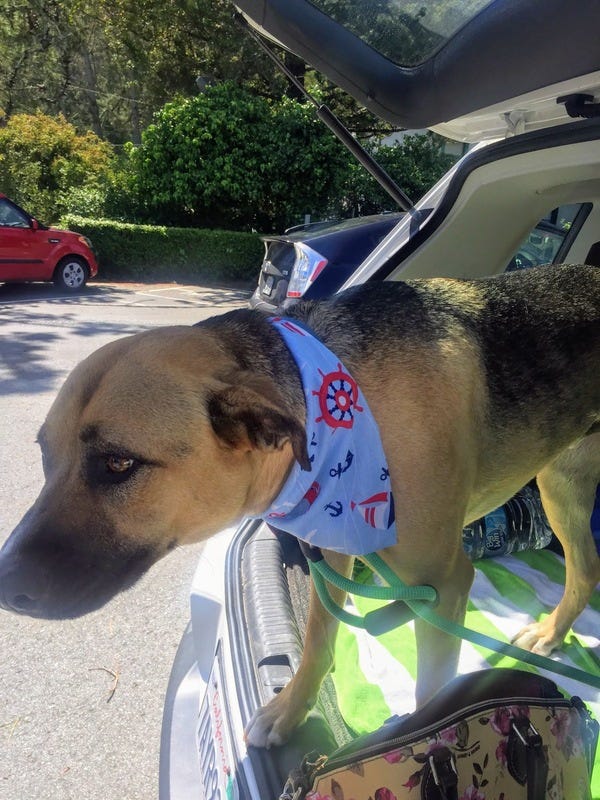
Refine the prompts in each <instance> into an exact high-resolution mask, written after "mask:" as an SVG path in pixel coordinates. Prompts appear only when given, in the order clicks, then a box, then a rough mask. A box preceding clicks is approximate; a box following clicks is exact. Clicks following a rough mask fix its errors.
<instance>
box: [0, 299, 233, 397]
mask: <svg viewBox="0 0 600 800" xmlns="http://www.w3.org/2000/svg"><path fill="white" fill-rule="evenodd" d="M248 297H249V292H248V291H247V290H245V289H241V288H237V287H233V288H232V287H223V288H220V287H217V286H210V287H209V286H207V287H201V286H183V285H179V284H94V283H91V284H89V285H88V286H87V287H86V288H85V290H84V291H83V292H82V293H81V294H77V295H69V294H67V295H65V293H64V291H61V290H59V289H57V288H56V287H54V286H53V285H52V284H44V283H32V284H0V394H2V395H8V394H16V393H19V392H25V393H28V394H37V393H39V392H44V391H47V390H48V389H52V388H54V387H55V385H56V381H57V379H59V378H60V377H62V374H63V371H62V370H61V369H60V368H57V367H56V366H54V365H53V364H52V361H51V358H50V357H49V353H48V351H49V349H50V346H51V345H52V344H53V343H54V342H56V341H57V340H58V339H60V338H63V337H64V330H65V328H68V329H69V335H75V336H81V337H85V338H89V337H92V336H96V335H103V334H105V335H108V336H114V337H120V336H127V335H129V334H133V333H139V332H140V331H143V330H146V329H147V327H144V326H141V325H135V324H128V323H125V322H116V321H115V322H99V321H94V320H90V319H85V318H83V319H82V316H81V312H80V311H79V313H75V308H76V307H77V308H78V309H79V308H81V307H85V306H97V305H98V304H115V305H120V306H125V307H127V306H138V307H139V306H147V307H151V308H177V307H185V308H186V309H190V308H194V307H197V308H199V309H200V308H207V307H211V308H215V310H216V311H217V313H218V311H219V308H220V307H225V306H230V305H231V304H232V303H243V302H244V301H245V300H247V298H248ZM42 304H43V305H42ZM59 306H60V309H59ZM65 307H66V308H67V309H68V308H69V307H71V308H73V312H69V311H67V312H66V313H65ZM54 310H56V313H53V311H54ZM9 324H10V325H11V326H13V329H12V330H10V331H8V332H6V327H5V328H4V335H3V334H2V328H3V326H7V325H9ZM15 326H16V330H15ZM32 326H35V328H36V329H37V330H36V331H32V330H31V327H32ZM39 328H42V331H40V330H39Z"/></svg>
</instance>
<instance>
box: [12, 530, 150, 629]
mask: <svg viewBox="0 0 600 800" xmlns="http://www.w3.org/2000/svg"><path fill="white" fill-rule="evenodd" d="M30 519H31V518H29V519H28V516H27V515H26V517H25V518H24V519H23V521H22V522H21V524H20V525H19V526H18V527H17V528H16V529H15V531H14V532H13V533H12V534H11V536H10V537H9V539H8V540H7V542H6V544H5V545H4V547H3V548H2V550H0V608H3V609H5V610H6V611H13V612H16V613H17V614H26V615H27V616H30V617H41V618H44V619H68V618H73V617H79V616H82V615H83V614H87V613H89V612H90V611H94V610H96V609H98V608H100V607H101V606H103V605H104V604H105V603H107V602H108V601H109V600H110V599H111V598H112V597H114V596H115V595H116V594H118V592H120V591H122V590H123V589H127V588H129V587H130V586H132V585H133V584H134V583H135V582H136V581H137V580H138V578H140V577H141V576H142V575H143V573H144V572H146V571H147V569H148V568H149V567H150V566H151V565H152V564H153V563H154V562H155V561H156V560H157V557H158V556H157V554H155V553H153V552H151V551H150V550H149V549H146V548H139V549H130V550H124V549H123V548H122V547H118V546H116V545H114V543H112V542H111V541H110V538H109V537H108V536H106V535H105V536H103V537H98V538H99V540H100V541H101V542H102V546H101V545H99V544H97V545H96V546H94V544H93V543H91V542H90V540H89V539H88V538H87V537H85V536H81V535H79V536H73V535H72V534H71V535H69V534H68V533H65V532H64V531H56V530H48V529H40V528H37V529H36V526H33V529H32V528H31V527H30V526H29V524H28V523H29V522H30Z"/></svg>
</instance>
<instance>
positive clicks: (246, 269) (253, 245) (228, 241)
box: [61, 215, 264, 283]
mask: <svg viewBox="0 0 600 800" xmlns="http://www.w3.org/2000/svg"><path fill="white" fill-rule="evenodd" d="M61 225H62V226H63V227H66V228H69V229H70V230H74V231H77V232H79V233H82V234H83V235H84V236H87V237H88V238H90V239H91V240H92V244H93V246H94V251H95V252H96V255H97V257H98V261H99V263H100V269H99V272H98V278H99V280H110V281H187V282H198V281H203V280H208V281H214V280H235V281H248V282H254V283H255V282H256V280H257V278H258V272H259V269H260V264H261V262H262V258H263V254H264V246H263V244H262V242H261V240H260V237H259V236H258V235H257V234H255V233H240V232H238V231H222V230H202V229H199V228H168V227H165V226H160V225H130V224H128V223H124V222H114V221H112V220H95V219H88V218H86V217H78V216H73V215H67V216H65V217H63V219H62V220H61Z"/></svg>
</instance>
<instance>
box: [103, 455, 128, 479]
mask: <svg viewBox="0 0 600 800" xmlns="http://www.w3.org/2000/svg"><path fill="white" fill-rule="evenodd" d="M134 464H135V460H134V459H133V458H123V457H122V456H109V457H108V458H107V459H106V469H107V470H108V471H109V472H112V473H115V474H117V475H123V474H124V473H125V472H129V471H130V470H131V469H133V466H134Z"/></svg>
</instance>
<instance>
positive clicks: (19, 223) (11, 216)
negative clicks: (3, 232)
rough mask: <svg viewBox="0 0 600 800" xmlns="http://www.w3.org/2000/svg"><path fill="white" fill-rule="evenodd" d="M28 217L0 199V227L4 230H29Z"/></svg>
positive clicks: (6, 201)
mask: <svg viewBox="0 0 600 800" xmlns="http://www.w3.org/2000/svg"><path fill="white" fill-rule="evenodd" d="M29 224H30V223H29V217H28V216H26V215H25V214H23V213H22V212H21V211H19V209H18V208H15V207H14V206H13V204H12V203H9V202H8V200H4V199H3V198H0V225H1V226H3V227H6V228H29Z"/></svg>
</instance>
